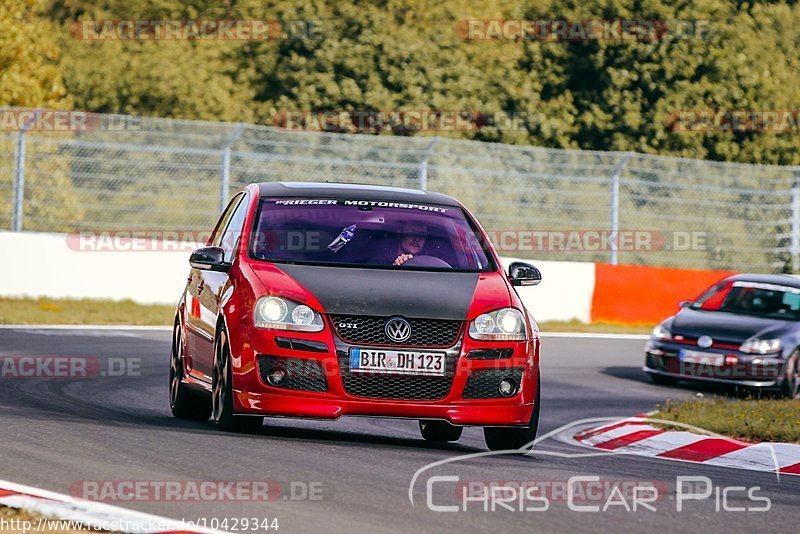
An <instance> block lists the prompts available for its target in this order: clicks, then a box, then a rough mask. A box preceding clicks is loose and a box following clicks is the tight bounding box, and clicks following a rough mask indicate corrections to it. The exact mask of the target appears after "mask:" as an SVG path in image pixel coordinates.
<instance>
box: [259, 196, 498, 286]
mask: <svg viewBox="0 0 800 534" xmlns="http://www.w3.org/2000/svg"><path fill="white" fill-rule="evenodd" d="M258 210H259V211H258V213H257V215H256V222H255V228H254V233H253V238H252V240H251V242H250V253H251V256H252V257H253V258H255V259H261V260H268V261H275V262H292V263H313V264H324V265H336V266H350V267H379V268H398V267H397V266H396V265H394V264H395V263H396V261H397V259H398V257H400V256H401V255H406V256H412V257H413V258H412V259H406V260H405V261H404V262H401V263H403V265H402V267H403V268H409V269H424V270H447V271H489V270H494V269H495V268H496V267H495V266H494V263H493V262H492V261H491V260H490V258H491V255H490V254H489V253H488V251H487V250H486V249H485V248H484V247H483V246H482V243H483V240H482V239H481V237H480V233H478V231H477V230H476V229H475V228H473V227H472V225H471V224H470V221H469V220H468V219H467V216H466V215H465V213H464V211H463V210H461V209H460V208H458V207H453V206H440V205H432V204H415V203H403V202H388V201H372V200H350V199H346V198H341V199H330V198H318V199H314V198H265V199H262V200H261V203H260V205H259V208H258Z"/></svg>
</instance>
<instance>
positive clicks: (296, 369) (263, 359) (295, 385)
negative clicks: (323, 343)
mask: <svg viewBox="0 0 800 534" xmlns="http://www.w3.org/2000/svg"><path fill="white" fill-rule="evenodd" d="M276 366H279V367H280V368H281V369H283V370H285V371H286V379H285V380H284V382H283V383H281V384H280V385H274V384H270V383H269V380H268V378H267V377H268V375H269V372H270V370H272V368H273V367H276ZM258 371H259V373H260V374H261V380H262V381H263V382H264V383H265V384H268V385H269V386H272V387H277V388H284V389H295V390H300V391H320V392H324V391H328V382H327V380H326V379H325V371H324V370H323V369H322V366H321V365H320V364H319V362H318V361H316V360H307V359H302V358H280V357H277V356H259V357H258Z"/></svg>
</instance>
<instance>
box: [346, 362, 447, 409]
mask: <svg viewBox="0 0 800 534" xmlns="http://www.w3.org/2000/svg"><path fill="white" fill-rule="evenodd" d="M457 361H458V354H457V353H456V354H454V355H450V354H448V355H447V356H446V357H445V374H444V376H419V375H418V376H404V375H391V374H376V373H351V372H350V358H349V357H348V355H347V354H346V353H344V352H341V351H340V352H339V371H340V373H341V376H342V385H343V386H344V390H345V391H346V392H347V394H348V395H352V396H354V397H364V398H373V399H397V400H436V399H443V398H445V397H446V396H447V394H448V393H449V392H450V387H451V386H452V385H453V376H454V375H455V369H456V363H457Z"/></svg>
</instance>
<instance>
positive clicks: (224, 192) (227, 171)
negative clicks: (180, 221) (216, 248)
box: [219, 124, 244, 213]
mask: <svg viewBox="0 0 800 534" xmlns="http://www.w3.org/2000/svg"><path fill="white" fill-rule="evenodd" d="M243 130H244V125H243V124H237V125H236V128H234V129H233V132H232V133H231V135H230V137H229V138H228V140H227V141H226V142H225V144H224V145H223V146H222V176H221V177H220V184H219V189H220V191H219V211H220V213H221V212H222V211H224V210H225V208H226V207H227V205H228V191H229V190H230V188H231V147H232V146H233V144H234V143H235V142H236V141H237V140H238V139H239V137H240V136H241V135H242V131H243Z"/></svg>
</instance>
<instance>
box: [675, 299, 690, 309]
mask: <svg viewBox="0 0 800 534" xmlns="http://www.w3.org/2000/svg"><path fill="white" fill-rule="evenodd" d="M691 305H692V301H691V300H682V301H680V302H679V303H678V307H679V308H688V307H689V306H691Z"/></svg>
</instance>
